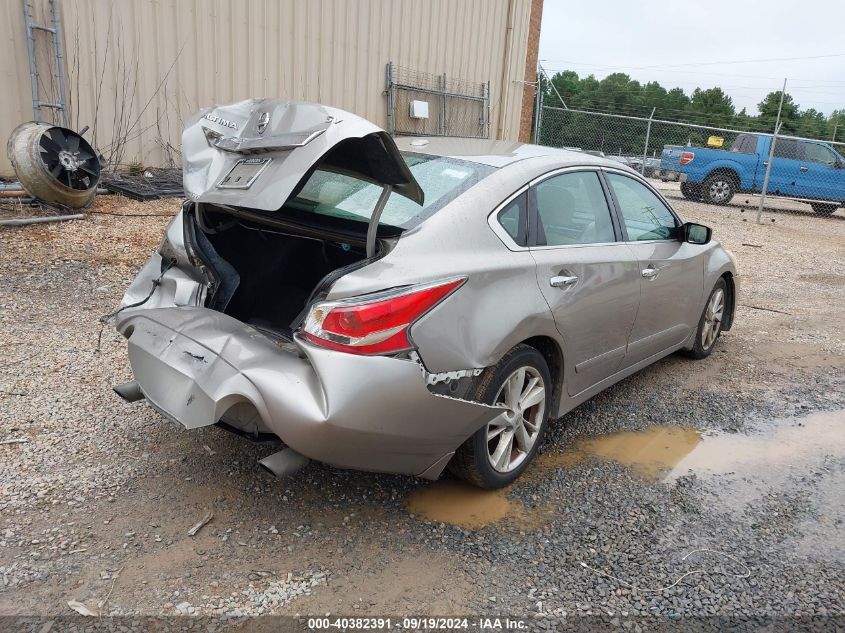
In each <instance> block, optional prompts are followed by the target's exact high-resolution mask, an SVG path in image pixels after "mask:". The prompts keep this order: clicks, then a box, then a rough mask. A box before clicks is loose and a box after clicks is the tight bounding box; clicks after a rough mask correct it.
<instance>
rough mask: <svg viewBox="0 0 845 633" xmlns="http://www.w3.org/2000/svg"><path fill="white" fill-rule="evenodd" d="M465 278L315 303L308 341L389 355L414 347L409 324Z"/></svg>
mask: <svg viewBox="0 0 845 633" xmlns="http://www.w3.org/2000/svg"><path fill="white" fill-rule="evenodd" d="M464 281H466V278H460V279H449V280H448V281H439V282H436V283H433V284H425V285H420V286H411V287H409V288H402V289H399V290H387V291H385V292H379V293H377V294H373V295H368V296H365V297H352V298H350V299H344V300H342V301H330V302H326V303H318V304H316V305H314V306H312V308H311V311H310V312H309V313H308V318H307V319H306V320H305V327H304V328H303V329H302V335H303V336H304V337H305V339H306V340H307V341H309V342H310V343H313V344H314V345H319V346H320V347H326V348H328V349H333V350H337V351H341V352H349V353H350V354H392V353H394V352H401V351H404V350H409V349H412V348H413V344H412V343H411V339H410V338H409V337H408V330H409V328H410V326H411V325H412V324H413V323H414V321H416V320H417V319H419V318H420V317H421V316H423V315H424V314H425V313H426V312H428V311H429V310H431V308H433V307H434V306H436V305H437V304H438V303H440V302H441V301H443V299H445V298H446V297H448V296H449V295H450V294H451V293H452V292H454V291H455V290H456V289H457V288H458V287H459V286H460V285H461V284H462V283H464Z"/></svg>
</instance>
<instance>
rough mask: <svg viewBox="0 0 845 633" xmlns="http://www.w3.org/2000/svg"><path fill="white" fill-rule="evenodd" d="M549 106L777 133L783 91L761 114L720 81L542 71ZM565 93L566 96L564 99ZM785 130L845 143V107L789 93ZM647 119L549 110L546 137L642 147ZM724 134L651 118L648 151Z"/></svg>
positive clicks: (728, 137) (611, 149)
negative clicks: (700, 84) (804, 102)
mask: <svg viewBox="0 0 845 633" xmlns="http://www.w3.org/2000/svg"><path fill="white" fill-rule="evenodd" d="M540 90H541V94H542V99H543V105H544V106H552V107H563V104H562V103H561V100H560V99H561V98H562V99H563V101H564V102H565V104H566V107H568V108H571V109H576V110H589V111H592V112H601V113H608V114H621V115H628V116H637V117H643V118H648V117H649V115H650V114H651V112H652V108H653V109H654V118H655V119H663V120H667V121H677V122H680V123H692V124H696V125H703V126H713V127H723V128H733V129H737V130H747V131H752V132H762V133H771V132H772V131H774V128H775V120H776V118H777V112H778V105H779V103H780V97H781V91H780V90H777V91H774V92H770V93H769V94H767V95H766V96H765V98H764V99H763V100H762V101H760V103H758V104H757V112H756V113H753V114H752V113H749V112H747V111H746V108H742V109H741V110H739V111H737V109H736V107H735V106H734V104H733V100H732V99H731V97H730V96H729V95H728V94H726V93H725V91H724V90H722V89H721V88H719V87H712V88H704V89H702V88H696V89H695V90H693V91H692V93H691V94H689V95H688V94H687V93H686V92H684V90H683V89H681V88H671V89H666V88H664V87H663V86H661V85H660V84H659V83H658V82H656V81H651V82H648V83H645V84H643V83H640V82H639V81H637V80H635V79H632V78H631V77H630V76H628V75H627V74H625V73H613V74H611V75H608V76H607V77H605V78H604V79H601V80H599V79H596V78H595V76H593V75H587V76H585V77H580V76H579V75H578V73H576V72H575V71H572V70H566V71H561V72H557V73H555V74H554V75H553V76H552V77H551V81H549V80H548V79H547V78H546V77H545V76H544V77H541V80H540ZM558 95H560V97H558ZM781 122H782V126H781V134H787V135H791V136H803V137H807V138H815V139H821V140H828V141H829V140H836V141H840V142H842V141H845V108H842V109H837V110H834V111H833V112H832V113H831V114H830V115H825V114H824V113H822V112H819V111H817V110H815V109H814V108H807V109H802V108H801V106H800V105H799V104H798V103H796V102H795V99H794V98H793V97H792V95H790V94H789V92H788V91H787V92H786V94H785V95H784V99H783V108H782V111H781ZM644 129H645V128H644V124H643V123H642V122H640V121H634V120H627V119H619V118H609V117H596V116H590V115H577V114H575V113H571V114H569V115H567V114H565V113H559V112H556V111H553V110H550V109H549V108H544V111H543V123H542V125H541V134H540V142H541V143H543V144H548V145H558V146H572V147H581V148H582V149H590V150H601V151H604V152H605V153H608V154H611V153H617V152H619V151H621V152H622V153H626V154H629V153H641V152H643V150H644V149H645V139H644ZM711 135H719V136H721V137H723V138H724V139H725V143H726V145H728V144H729V143H730V142H731V141H732V140H733V137H734V136H735V135H733V134H728V133H719V132H709V131H706V130H695V129H694V128H682V127H681V126H672V125H666V124H653V125H652V135H651V140H650V142H649V152H648V153H649V154H651V153H652V152H653V151H657V153H658V155H659V150H660V149H661V148H662V146H663V145H666V144H678V145H685V144H687V143H691V144H694V145H697V144H703V143H706V142H707V138H708V137H709V136H711Z"/></svg>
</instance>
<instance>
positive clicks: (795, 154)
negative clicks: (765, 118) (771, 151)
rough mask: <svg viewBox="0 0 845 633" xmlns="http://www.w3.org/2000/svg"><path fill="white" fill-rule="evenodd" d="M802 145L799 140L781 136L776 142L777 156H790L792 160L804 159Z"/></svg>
mask: <svg viewBox="0 0 845 633" xmlns="http://www.w3.org/2000/svg"><path fill="white" fill-rule="evenodd" d="M802 154H803V152H802V151H801V146H800V145H799V144H798V141H796V140H795V139H791V138H779V139H778V140H777V142H776V143H775V156H776V157H777V158H789V159H791V160H804V156H803V155H802Z"/></svg>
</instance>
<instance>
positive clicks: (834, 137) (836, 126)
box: [830, 123, 839, 143]
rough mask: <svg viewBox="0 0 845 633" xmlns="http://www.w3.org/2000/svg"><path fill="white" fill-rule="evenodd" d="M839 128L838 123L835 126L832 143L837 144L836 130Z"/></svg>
mask: <svg viewBox="0 0 845 633" xmlns="http://www.w3.org/2000/svg"><path fill="white" fill-rule="evenodd" d="M838 127H839V124H838V123H834V124H833V136H831V137H830V141H831V143H834V142H836V129H837V128H838Z"/></svg>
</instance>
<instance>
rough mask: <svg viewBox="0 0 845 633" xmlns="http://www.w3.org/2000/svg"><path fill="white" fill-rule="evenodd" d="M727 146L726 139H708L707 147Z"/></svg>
mask: <svg viewBox="0 0 845 633" xmlns="http://www.w3.org/2000/svg"><path fill="white" fill-rule="evenodd" d="M724 144H725V139H723V138H722V137H721V136H711V137H710V138H708V139H707V147H722V145H724Z"/></svg>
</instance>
